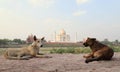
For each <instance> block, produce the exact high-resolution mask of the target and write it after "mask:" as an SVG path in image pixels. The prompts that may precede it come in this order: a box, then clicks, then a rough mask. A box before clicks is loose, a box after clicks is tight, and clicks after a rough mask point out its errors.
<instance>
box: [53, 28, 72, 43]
mask: <svg viewBox="0 0 120 72" xmlns="http://www.w3.org/2000/svg"><path fill="white" fill-rule="evenodd" d="M55 41H56V42H69V41H70V35H68V34H66V32H65V30H64V29H62V30H60V32H59V34H57V35H56V34H55Z"/></svg>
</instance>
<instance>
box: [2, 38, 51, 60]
mask: <svg viewBox="0 0 120 72" xmlns="http://www.w3.org/2000/svg"><path fill="white" fill-rule="evenodd" d="M43 41H44V37H43V38H41V39H37V37H36V36H34V41H33V43H32V44H31V45H29V46H28V47H23V48H14V49H13V48H12V49H11V48H10V49H7V50H6V51H5V53H4V57H5V58H6V59H12V60H29V59H30V58H33V57H37V58H51V57H50V56H43V55H38V54H39V48H40V47H42V46H43Z"/></svg>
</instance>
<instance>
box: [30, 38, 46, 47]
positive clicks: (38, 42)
mask: <svg viewBox="0 0 120 72" xmlns="http://www.w3.org/2000/svg"><path fill="white" fill-rule="evenodd" d="M33 39H34V42H33V43H32V46H36V47H43V44H44V42H45V40H44V37H42V38H41V39H38V38H37V37H36V36H34V37H33Z"/></svg>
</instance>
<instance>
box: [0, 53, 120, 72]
mask: <svg viewBox="0 0 120 72" xmlns="http://www.w3.org/2000/svg"><path fill="white" fill-rule="evenodd" d="M47 55H49V56H52V58H32V59H30V60H7V59H5V58H4V57H3V56H0V72H120V53H115V54H114V57H113V59H112V60H111V61H94V62H91V63H88V64H86V63H85V62H84V61H85V59H84V58H83V55H84V54H47Z"/></svg>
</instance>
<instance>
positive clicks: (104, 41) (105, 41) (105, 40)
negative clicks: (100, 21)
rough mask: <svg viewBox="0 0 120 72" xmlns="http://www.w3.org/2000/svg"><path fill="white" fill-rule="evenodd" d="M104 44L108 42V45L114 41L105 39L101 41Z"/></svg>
mask: <svg viewBox="0 0 120 72" xmlns="http://www.w3.org/2000/svg"><path fill="white" fill-rule="evenodd" d="M101 42H102V43H103V44H107V45H112V42H110V41H109V40H108V39H107V38H106V39H104V40H103V41H101Z"/></svg>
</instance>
